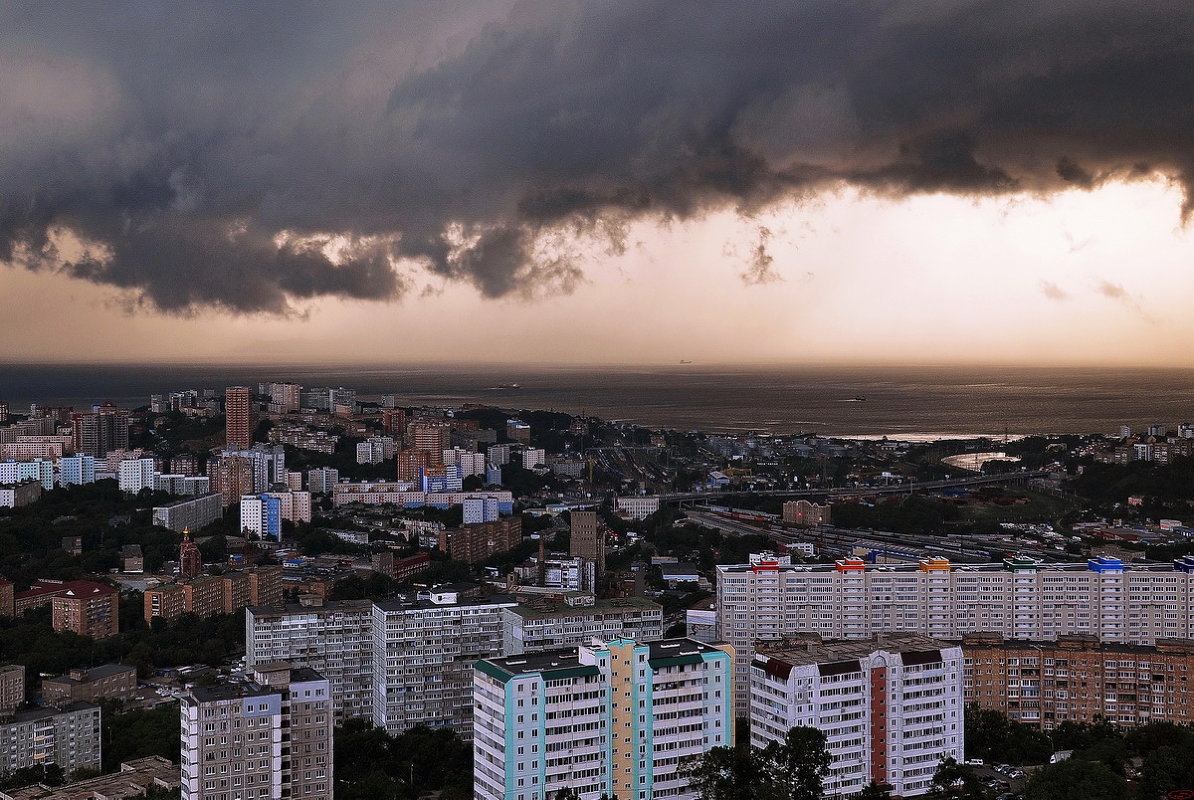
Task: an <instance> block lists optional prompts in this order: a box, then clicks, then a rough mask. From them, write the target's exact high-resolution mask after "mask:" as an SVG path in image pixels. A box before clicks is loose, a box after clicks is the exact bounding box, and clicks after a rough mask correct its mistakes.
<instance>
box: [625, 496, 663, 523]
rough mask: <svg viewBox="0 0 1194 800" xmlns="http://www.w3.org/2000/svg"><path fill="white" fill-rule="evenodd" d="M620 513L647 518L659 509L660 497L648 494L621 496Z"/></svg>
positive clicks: (635, 517) (634, 517) (633, 517)
mask: <svg viewBox="0 0 1194 800" xmlns="http://www.w3.org/2000/svg"><path fill="white" fill-rule="evenodd" d="M617 508H618V513H619V514H621V515H622V516H624V517H629V518H630V519H646V518H647V517H649V516H651V515H652V514H654V513H655V512H656V511H658V510H659V498H658V497H655V496H647V495H635V496H633V497H619V498H618V499H617Z"/></svg>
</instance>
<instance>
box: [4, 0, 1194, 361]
mask: <svg viewBox="0 0 1194 800" xmlns="http://www.w3.org/2000/svg"><path fill="white" fill-rule="evenodd" d="M1191 98H1194V5H1192V4H1190V3H1189V2H1188V0H1183V1H1181V2H1178V1H1176V0H1175V1H1173V2H1165V1H1164V0H1080V2H1065V1H1064V0H1058V1H1055V2H1051V3H1041V2H1039V0H1034V1H1033V2H1028V1H1027V0H992V1H990V2H975V1H974V0H922V1H921V2H916V1H914V0H909V1H908V2H890V0H860V2H852V3H841V2H835V1H834V0H824V1H823V2H775V3H770V2H754V3H750V4H738V3H729V2H724V1H723V2H699V1H698V0H692V1H691V2H685V3H674V2H664V0H655V1H652V0H626V1H625V2H615V1H613V0H611V1H610V2H600V3H593V2H580V0H578V1H577V2H572V3H569V2H560V1H558V0H553V1H552V2H537V1H530V2H452V1H451V0H433V1H431V2H405V3H404V2H381V3H377V4H369V3H367V2H363V1H361V2H353V3H350V4H332V3H326V2H323V3H316V2H312V3H301V2H285V3H283V2H276V3H268V2H262V3H253V4H234V3H226V4H220V3H204V4H193V3H165V2H154V3H136V2H127V3H121V4H119V5H117V4H91V5H74V4H49V3H32V2H31V3H26V4H21V3H9V4H4V5H0V130H2V131H3V132H4V135H3V136H2V137H0V263H3V265H4V266H0V319H2V320H3V322H2V323H0V326H2V327H0V331H2V332H3V334H4V341H5V342H6V344H7V345H8V347H7V348H5V352H4V353H3V354H2V357H3V358H4V359H5V360H40V359H53V360H76V359H88V360H90V359H115V360H120V359H162V360H179V359H198V360H215V361H219V360H228V359H258V360H259V359H262V358H279V359H288V360H302V359H311V360H319V361H322V360H337V359H341V360H353V361H414V360H420V361H472V360H480V359H484V360H508V361H516V360H531V361H549V362H550V361H563V362H641V361H672V360H676V359H681V358H683V359H692V360H698V361H702V362H710V361H731V360H737V359H746V360H770V361H775V360H791V361H827V360H848V361H853V362H889V361H895V362H917V363H925V362H961V363H968V362H977V361H998V362H1004V363H1009V362H1010V363H1017V362H1023V363H1075V362H1078V363H1091V364H1098V363H1107V364H1125V363H1140V364H1174V365H1184V364H1185V363H1186V358H1185V357H1186V353H1187V352H1188V349H1189V348H1188V343H1189V342H1190V340H1191V337H1192V335H1194V322H1191V321H1190V320H1191V317H1192V315H1191V314H1190V313H1189V311H1188V310H1187V306H1188V301H1187V298H1190V297H1192V296H1194V277H1192V274H1194V239H1192V236H1194V234H1191V232H1190V230H1189V226H1187V225H1186V224H1185V221H1184V219H1185V214H1186V210H1187V209H1188V207H1189V206H1190V205H1191V204H1190V203H1189V197H1190V188H1191V182H1192V181H1194V102H1192V101H1191Z"/></svg>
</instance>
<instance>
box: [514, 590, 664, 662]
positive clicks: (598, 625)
mask: <svg viewBox="0 0 1194 800" xmlns="http://www.w3.org/2000/svg"><path fill="white" fill-rule="evenodd" d="M576 598H577V599H580V600H584V601H585V604H583V605H577V604H574V603H570V602H568V601H562V602H561V601H555V600H549V599H546V598H543V599H536V600H528V601H527V602H525V603H521V604H519V605H516V606H511V607H509V608H505V609H503V610H502V653H503V654H504V655H507V656H512V655H518V654H520V653H532V652H537V651H540V650H556V649H560V648H567V647H574V646H576V645H580V644H584V643H585V642H587V641H589V640H590V639H593V638H597V639H602V640H611V639H633V640H634V641H639V642H650V641H654V640H656V639H662V638H663V627H664V625H663V607H662V606H660V605H658V604H656V603H654V602H652V601H650V600H647V599H646V598H642V597H624V598H618V599H616V600H596V601H594V600H593V596H592V595H581V594H580V593H577V595H576ZM574 602H575V601H574Z"/></svg>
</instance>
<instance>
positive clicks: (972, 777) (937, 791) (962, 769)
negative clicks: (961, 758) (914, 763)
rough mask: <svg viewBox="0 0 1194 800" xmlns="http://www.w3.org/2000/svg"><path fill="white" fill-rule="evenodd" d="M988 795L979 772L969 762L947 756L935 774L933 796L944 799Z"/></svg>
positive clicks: (976, 799)
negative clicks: (959, 761) (958, 760)
mask: <svg viewBox="0 0 1194 800" xmlns="http://www.w3.org/2000/svg"><path fill="white" fill-rule="evenodd" d="M986 796H987V793H986V791H985V790H984V789H983V785H982V782H981V781H980V780H979V777H978V773H977V772H975V771H974V769H973V768H972V767H971V766H969V765H968V764H959V763H958V762H957V761H956V760H955V759H953V758H947V759H945V760H944V761H942V762H941V765H940V766H939V767H937V772H936V773H934V774H933V797H936V798H942V800H982V798H985V797H986Z"/></svg>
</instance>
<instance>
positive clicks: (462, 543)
mask: <svg viewBox="0 0 1194 800" xmlns="http://www.w3.org/2000/svg"><path fill="white" fill-rule="evenodd" d="M496 505H497V503H496V502H494V506H495V507H496ZM521 542H522V518H521V517H507V518H506V519H500V520H497V521H495V522H479V523H475V524H471V525H461V526H460V527H459V528H450V529H446V530H442V531H440V532H439V549H440V550H442V551H443V552H445V553H448V554H449V555H450V556H451V557H452V558H454V559H456V560H457V561H467V562H469V563H470V564H477V563H480V562H482V561H484V560H485V559H487V558H489V557H490V556H492V555H495V554H497V553H504V552H505V551H507V550H512V549H514V548H515V547H517V546H518V545H519V544H520V543H521Z"/></svg>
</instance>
